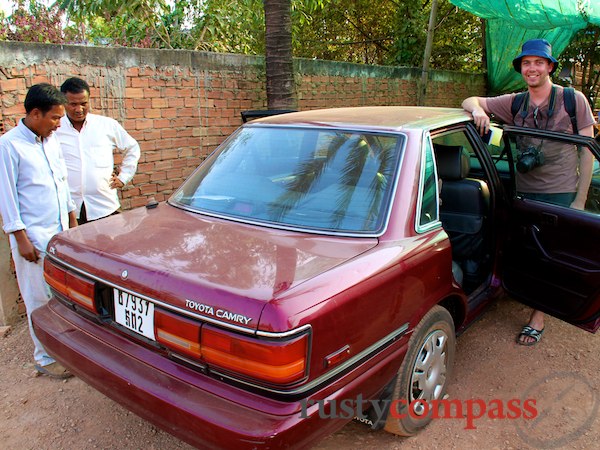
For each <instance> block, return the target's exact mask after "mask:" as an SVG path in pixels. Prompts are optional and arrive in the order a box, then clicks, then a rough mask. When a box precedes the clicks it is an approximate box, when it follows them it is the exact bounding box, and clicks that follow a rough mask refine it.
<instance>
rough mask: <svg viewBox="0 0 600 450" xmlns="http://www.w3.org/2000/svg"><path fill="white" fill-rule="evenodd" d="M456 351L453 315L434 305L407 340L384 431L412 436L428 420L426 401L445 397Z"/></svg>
mask: <svg viewBox="0 0 600 450" xmlns="http://www.w3.org/2000/svg"><path fill="white" fill-rule="evenodd" d="M455 351H456V333H455V329H454V321H453V320H452V316H451V315H450V313H449V312H448V310H447V309H445V308H443V307H441V306H439V305H436V306H434V307H433V308H432V309H431V310H429V312H427V314H425V316H424V317H423V319H421V321H420V322H419V324H418V325H417V326H416V327H415V330H414V332H413V335H412V336H411V338H410V340H409V343H408V351H407V353H406V355H405V357H404V360H403V361H402V365H401V366H400V369H399V371H398V377H397V379H396V386H395V387H394V392H393V394H392V403H391V405H390V411H389V412H388V417H387V419H386V422H385V427H384V428H385V430H386V431H388V432H389V433H393V434H397V435H400V436H413V435H414V434H416V433H417V432H418V431H419V430H420V429H421V428H423V427H425V426H426V425H427V424H428V423H429V422H431V419H432V410H431V407H430V406H431V404H430V403H429V402H431V400H441V399H443V398H444V395H445V394H446V387H447V384H448V381H449V380H450V374H451V370H452V365H453V363H454V354H455ZM419 400H425V402H419ZM409 408H411V409H412V411H409Z"/></svg>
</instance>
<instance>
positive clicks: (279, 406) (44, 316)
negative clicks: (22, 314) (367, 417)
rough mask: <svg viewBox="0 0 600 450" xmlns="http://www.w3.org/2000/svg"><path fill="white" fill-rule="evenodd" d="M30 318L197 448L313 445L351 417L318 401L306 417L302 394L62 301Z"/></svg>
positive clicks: (48, 341)
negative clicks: (330, 412) (162, 348)
mask: <svg viewBox="0 0 600 450" xmlns="http://www.w3.org/2000/svg"><path fill="white" fill-rule="evenodd" d="M32 320H33V324H34V328H35V332H36V335H37V336H38V338H39V339H40V341H41V342H42V343H43V345H44V346H45V347H46V349H47V350H48V352H49V353H50V354H52V355H53V356H54V357H55V358H56V359H57V360H58V361H60V362H61V363H62V364H63V365H65V366H66V367H68V368H69V369H70V370H71V371H72V372H73V373H74V374H75V375H76V376H77V377H79V378H81V379H82V380H84V381H85V382H86V383H88V384H90V385H91V386H93V387H94V388H96V389H97V390H98V391H100V392H101V393H103V394H104V395H106V396H107V397H109V398H111V399H113V400H115V401H116V402H118V403H120V404H122V405H123V406H124V407H126V408H127V409H129V410H131V411H133V412H134V413H136V414H137V415H139V416H140V417H142V418H144V419H146V420H148V421H149V422H151V423H153V424H155V425H156V426H158V427H160V428H162V429H164V430H165V431H167V432H169V433H171V434H173V435H174V436H177V437H178V438H180V439H182V440H183V441H186V442H188V443H190V444H192V445H194V446H197V447H201V448H236V449H241V448H264V449H268V448H308V447H310V446H312V445H314V444H315V443H316V442H317V441H318V440H320V439H321V438H323V437H325V436H327V435H329V434H331V433H333V432H335V431H336V430H338V429H339V428H341V427H343V426H344V424H345V423H347V422H348V419H327V420H323V419H321V418H319V415H318V413H319V410H318V408H314V407H312V408H308V409H306V410H305V412H306V413H307V414H305V416H307V417H304V418H303V417H301V414H300V411H301V401H299V400H296V401H293V402H283V401H277V400H273V399H270V398H266V397H264V396H260V395H257V394H254V393H251V392H247V391H245V390H242V389H239V388H236V387H234V386H231V385H228V384H225V383H223V382H221V381H219V380H216V379H213V378H211V377H209V376H208V375H206V374H203V373H200V372H198V371H196V370H193V369H190V368H187V367H184V366H182V365H181V364H179V363H176V362H175V361H172V360H170V359H168V358H166V357H164V356H163V355H160V354H158V353H157V352H156V351H154V350H152V349H150V348H145V347H143V346H141V345H139V344H138V343H135V342H133V341H131V340H129V339H127V338H126V337H124V336H122V335H120V334H119V333H115V332H114V331H113V330H111V329H106V328H104V327H103V326H100V325H98V324H95V323H93V322H91V321H88V320H87V319H84V318H83V317H81V316H79V315H78V314H77V313H75V312H74V311H72V310H71V309H69V308H67V307H66V306H64V305H63V304H61V303H59V302H58V301H56V300H51V301H50V302H49V304H48V305H46V306H44V307H42V308H39V309H37V310H36V311H34V313H33V314H32ZM392 356H393V357H394V358H395V357H397V355H388V357H387V358H385V359H386V361H387V365H389V364H390V363H391V361H392V359H391V358H392ZM379 369H381V367H379ZM368 372H370V371H368ZM383 372H385V370H384V371H383ZM380 373H381V372H380ZM372 375H373V374H372V373H370V374H368V373H363V374H361V376H360V377H358V378H355V379H354V380H353V381H352V383H351V384H349V385H344V384H343V383H342V384H341V386H342V387H341V388H340V389H339V390H337V391H335V392H334V393H333V395H327V398H328V399H330V400H331V399H334V398H338V399H344V398H355V396H356V394H357V393H358V392H359V391H360V390H359V388H360V387H361V384H362V383H363V382H364V381H365V378H364V377H366V376H371V377H372ZM375 377H377V375H376V376H375ZM367 384H368V383H367Z"/></svg>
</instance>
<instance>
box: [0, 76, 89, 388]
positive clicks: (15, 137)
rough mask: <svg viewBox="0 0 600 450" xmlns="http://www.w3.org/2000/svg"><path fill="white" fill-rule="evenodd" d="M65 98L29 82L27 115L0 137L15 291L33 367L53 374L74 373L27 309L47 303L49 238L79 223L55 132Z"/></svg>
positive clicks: (0, 201)
mask: <svg viewBox="0 0 600 450" xmlns="http://www.w3.org/2000/svg"><path fill="white" fill-rule="evenodd" d="M65 103H66V99H65V97H64V95H63V94H61V93H60V91H59V90H58V89H56V88H55V87H54V86H52V85H50V84H47V83H42V84H36V85H34V86H31V88H30V89H29V92H28V93H27V96H26V97H25V111H26V115H25V118H24V119H22V120H21V121H20V122H19V124H18V125H17V126H16V127H15V128H13V129H12V130H10V131H8V132H7V133H5V134H4V135H3V136H2V137H0V213H2V220H3V229H4V232H5V233H7V234H8V235H9V240H10V246H11V251H12V257H13V261H14V263H15V271H16V273H17V281H18V283H19V290H20V291H21V296H22V297H23V301H24V303H25V309H26V310H27V317H28V320H29V332H30V334H31V338H32V339H33V342H34V345H35V350H34V353H33V357H34V359H35V362H36V364H35V368H36V370H37V371H38V372H39V373H40V374H43V375H48V376H50V377H53V378H68V377H70V376H72V375H71V374H70V372H68V371H67V369H65V368H64V367H63V366H62V365H60V364H59V363H58V362H56V361H54V359H53V358H52V357H51V356H49V355H48V353H47V352H46V350H45V349H44V347H43V346H42V344H41V342H40V341H39V340H38V339H37V337H36V335H35V332H34V330H33V327H32V326H31V313H32V311H34V310H35V309H37V308H39V307H41V306H43V305H45V304H46V303H47V302H48V300H49V298H50V291H49V289H48V286H47V285H46V282H45V281H44V274H43V261H44V257H45V254H46V247H47V245H48V241H49V240H50V238H51V237H52V236H53V235H55V234H56V233H58V232H60V231H62V230H66V229H68V228H70V227H74V226H77V219H76V217H75V204H74V203H73V201H72V200H71V196H70V193H69V186H68V185H67V169H66V167H65V164H64V161H63V159H62V156H61V152H60V144H59V143H58V140H57V139H56V136H55V134H54V131H56V129H57V128H58V127H59V126H60V119H61V117H62V116H63V115H64V114H65V108H64V104H65Z"/></svg>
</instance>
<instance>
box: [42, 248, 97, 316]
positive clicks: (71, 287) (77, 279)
mask: <svg viewBox="0 0 600 450" xmlns="http://www.w3.org/2000/svg"><path fill="white" fill-rule="evenodd" d="M44 279H45V280H46V283H48V285H49V286H50V287H51V288H53V289H54V290H56V291H57V292H58V293H59V294H61V295H63V296H64V297H66V298H68V299H69V300H71V301H73V302H74V303H77V304H78V305H80V306H83V307H84V308H86V309H87V310H89V311H92V312H94V313H95V312H96V301H95V299H94V282H93V281H91V280H88V279H87V278H84V277H82V276H80V275H77V274H75V273H73V272H71V271H69V270H67V269H63V268H62V267H59V266H58V265H56V264H54V263H53V262H51V261H50V260H49V259H48V258H45V259H44Z"/></svg>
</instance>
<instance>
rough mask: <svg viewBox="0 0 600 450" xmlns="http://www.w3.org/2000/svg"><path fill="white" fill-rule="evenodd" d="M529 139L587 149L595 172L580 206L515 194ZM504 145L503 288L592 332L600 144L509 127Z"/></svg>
mask: <svg viewBox="0 0 600 450" xmlns="http://www.w3.org/2000/svg"><path fill="white" fill-rule="evenodd" d="M531 142H534V143H535V145H536V146H538V145H541V147H540V148H542V149H543V148H544V147H545V146H547V145H565V146H570V147H571V148H572V150H573V151H575V152H577V151H578V152H581V151H582V150H583V149H588V150H590V151H591V152H592V154H593V155H594V166H593V167H594V174H593V177H592V183H591V186H590V188H589V192H588V198H587V203H586V208H585V210H583V211H582V210H576V209H572V208H570V207H568V206H559V205H556V204H551V203H547V202H545V201H538V200H530V199H524V198H522V197H521V196H520V195H519V194H518V193H517V192H516V189H515V184H514V179H515V174H516V167H515V164H516V162H517V154H518V152H520V151H521V150H522V149H523V147H524V146H525V145H526V146H528V147H529V144H530V143H531ZM504 145H505V146H508V148H506V153H505V155H506V157H507V159H508V162H509V164H508V167H509V170H510V175H511V181H512V192H510V196H509V197H510V201H509V217H508V224H507V225H508V227H507V230H506V232H507V234H506V236H507V239H506V245H505V246H504V248H503V252H504V255H503V269H502V277H503V283H504V288H505V289H506V291H507V292H508V293H509V294H510V295H511V296H512V297H513V298H515V299H517V300H519V301H521V302H523V303H525V304H527V305H529V306H531V307H533V308H535V309H538V310H541V311H543V312H545V313H548V314H551V315H552V316H554V317H557V318H559V319H562V320H564V321H566V322H569V323H571V324H573V325H576V326H579V327H580V328H583V329H585V330H588V331H591V332H595V331H596V330H597V329H598V327H600V165H599V162H598V161H599V159H600V147H599V146H598V143H597V142H596V141H594V140H593V139H591V138H587V137H582V136H579V135H576V136H573V135H567V134H562V133H553V132H549V131H546V130H537V129H528V128H520V127H508V126H507V127H505V128H504ZM542 151H543V150H542ZM535 162H536V161H534V163H535ZM541 164H544V162H541ZM531 170H535V168H533V169H531ZM508 189H509V190H510V189H511V187H510V186H508Z"/></svg>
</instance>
